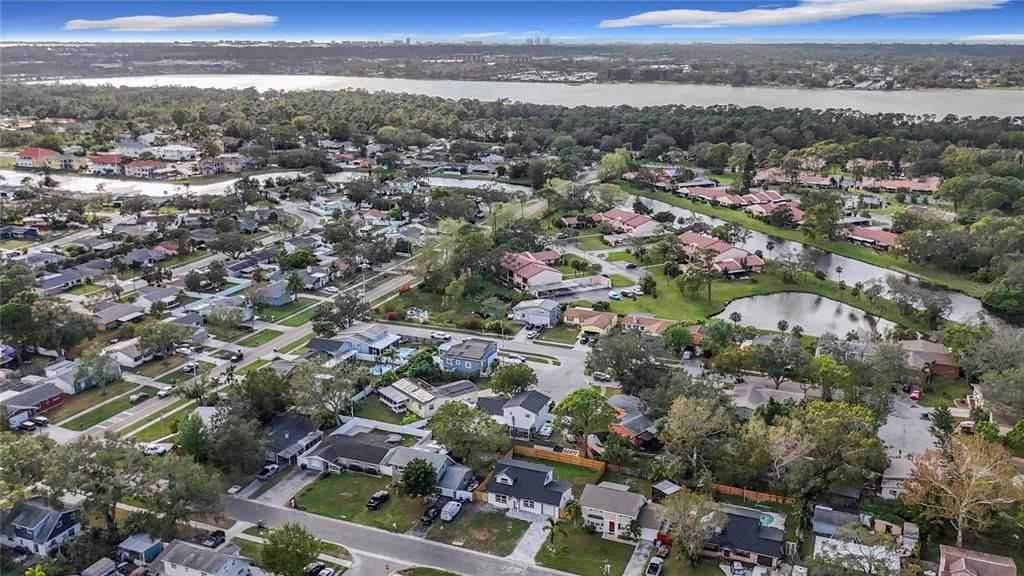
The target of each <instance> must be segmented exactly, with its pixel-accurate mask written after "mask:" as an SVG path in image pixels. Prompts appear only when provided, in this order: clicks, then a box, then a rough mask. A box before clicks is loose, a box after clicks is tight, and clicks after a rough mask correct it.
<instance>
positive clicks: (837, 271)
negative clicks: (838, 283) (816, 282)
mask: <svg viewBox="0 0 1024 576" xmlns="http://www.w3.org/2000/svg"><path fill="white" fill-rule="evenodd" d="M836 274H837V275H838V277H839V280H842V279H843V267H842V266H836Z"/></svg>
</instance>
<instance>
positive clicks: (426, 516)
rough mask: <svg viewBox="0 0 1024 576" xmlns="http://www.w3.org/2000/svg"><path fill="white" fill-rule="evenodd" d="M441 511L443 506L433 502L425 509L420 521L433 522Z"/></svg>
mask: <svg viewBox="0 0 1024 576" xmlns="http://www.w3.org/2000/svg"><path fill="white" fill-rule="evenodd" d="M440 513H441V506H439V505H437V504H432V505H431V506H430V507H429V508H427V509H426V510H424V511H423V516H420V522H423V523H424V524H432V523H433V522H434V520H435V519H437V516H438V514H440Z"/></svg>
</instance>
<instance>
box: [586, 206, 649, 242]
mask: <svg viewBox="0 0 1024 576" xmlns="http://www.w3.org/2000/svg"><path fill="white" fill-rule="evenodd" d="M592 219H593V220H594V222H597V223H598V224H600V223H601V222H608V223H610V224H611V225H612V228H614V229H615V231H616V232H618V233H620V234H631V235H640V234H650V233H652V232H654V231H656V230H657V229H658V228H659V227H661V223H659V222H658V221H657V220H655V219H654V218H651V217H650V216H646V215H644V214H637V213H636V212H630V211H629V210H624V209H622V208H612V209H611V210H608V211H607V212H599V213H597V214H594V215H593V216H592Z"/></svg>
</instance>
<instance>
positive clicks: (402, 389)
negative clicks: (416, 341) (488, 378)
mask: <svg viewBox="0 0 1024 576" xmlns="http://www.w3.org/2000/svg"><path fill="white" fill-rule="evenodd" d="M477 394H478V392H477V388H476V385H475V384H473V383H472V382H470V381H469V380H456V381H455V382H450V383H448V384H443V385H441V386H432V385H430V384H427V383H426V382H424V381H423V380H420V379H419V378H400V379H398V380H396V381H394V382H392V383H391V384H389V385H388V386H384V387H383V388H381V389H380V390H378V395H379V396H380V399H381V402H383V403H384V405H386V406H388V407H389V408H390V409H391V410H392V411H393V412H395V413H396V414H401V413H404V412H405V411H406V410H408V411H409V412H412V413H413V414H416V415H417V416H419V417H420V418H430V417H431V416H433V415H434V413H435V412H437V410H438V408H440V407H441V406H444V405H445V404H447V403H449V402H462V403H464V404H467V405H470V406H472V405H474V404H475V403H476V401H477Z"/></svg>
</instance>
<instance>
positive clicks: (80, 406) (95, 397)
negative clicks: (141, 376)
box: [46, 380, 138, 423]
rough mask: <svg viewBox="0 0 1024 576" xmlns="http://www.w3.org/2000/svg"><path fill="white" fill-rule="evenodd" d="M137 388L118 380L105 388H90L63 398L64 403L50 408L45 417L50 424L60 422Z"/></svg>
mask: <svg viewBox="0 0 1024 576" xmlns="http://www.w3.org/2000/svg"><path fill="white" fill-rule="evenodd" d="M136 386H138V384H135V383H134V382H129V381H127V380H118V381H117V382H114V383H112V384H107V386H106V388H104V389H102V390H101V389H99V388H90V389H89V390H86V391H84V392H80V393H78V394H75V395H74V396H67V397H65V398H64V402H62V403H61V405H60V406H57V407H55V408H51V409H50V410H48V411H47V412H46V417H47V418H49V419H50V422H54V423H57V422H60V421H62V420H67V419H68V418H71V417H72V416H74V415H75V414H78V413H79V412H81V411H82V410H86V409H89V408H92V407H93V406H95V405H97V404H99V403H100V402H106V401H107V400H110V399H111V398H115V397H117V396H118V395H120V394H124V393H125V392H128V391H129V390H132V389H133V388H135V387H136Z"/></svg>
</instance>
